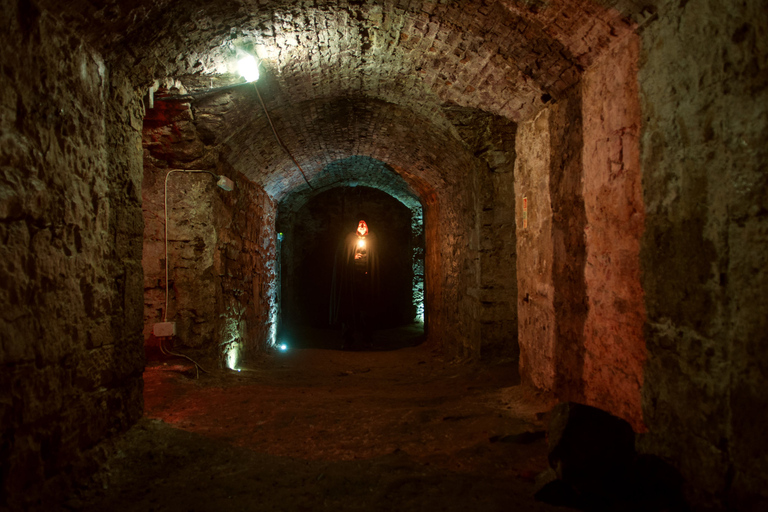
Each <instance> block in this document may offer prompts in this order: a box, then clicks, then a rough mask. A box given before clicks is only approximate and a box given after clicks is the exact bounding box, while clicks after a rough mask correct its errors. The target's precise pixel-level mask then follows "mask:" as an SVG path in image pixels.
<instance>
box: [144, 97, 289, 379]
mask: <svg viewBox="0 0 768 512" xmlns="http://www.w3.org/2000/svg"><path fill="white" fill-rule="evenodd" d="M155 105H156V108H155V109H152V110H149V111H148V113H147V116H146V118H145V120H144V131H143V144H144V190H143V197H144V206H143V209H144V219H145V230H144V253H143V264H144V269H145V279H144V291H145V297H144V300H145V304H144V338H145V342H146V344H147V345H149V346H152V345H155V344H157V340H156V339H155V338H154V336H153V335H152V326H153V324H154V323H156V322H162V321H163V317H164V314H163V313H164V309H165V259H164V258H165V255H164V251H165V248H164V214H163V198H164V185H165V177H166V174H167V173H168V172H169V171H171V170H174V169H177V170H183V169H191V170H204V171H208V172H210V173H213V174H214V175H217V176H218V175H220V174H225V175H229V176H233V177H234V181H235V188H234V191H231V192H226V191H224V190H221V189H220V188H218V187H217V186H216V185H215V184H216V178H215V177H214V176H212V175H211V174H209V173H208V172H203V173H186V172H173V173H172V174H171V175H170V177H169V179H168V241H169V243H168V260H169V266H170V268H169V305H168V309H169V311H168V315H167V319H168V321H175V322H176V323H177V326H176V328H177V338H176V340H175V341H174V342H175V343H176V344H177V345H180V346H184V347H188V348H193V349H200V350H202V351H203V352H205V353H206V354H207V355H210V356H213V357H217V358H220V363H221V365H222V366H230V367H231V366H234V365H235V364H237V363H238V362H240V361H242V359H243V358H246V357H248V356H252V355H253V354H254V353H255V352H257V351H259V350H263V349H265V348H266V346H267V345H268V344H269V343H271V342H272V341H273V339H274V332H275V329H276V325H275V323H276V317H277V311H276V307H277V306H276V298H275V292H276V288H275V285H276V281H275V279H276V274H275V268H274V265H275V244H276V237H275V233H274V222H275V206H274V204H273V202H272V200H271V199H270V198H269V197H268V196H267V194H266V193H265V192H264V191H263V190H262V189H261V188H260V187H258V186H256V185H254V184H253V183H251V182H250V181H249V180H247V179H246V178H245V177H244V176H242V175H240V174H237V173H234V172H233V171H232V170H231V169H229V168H228V167H227V165H226V164H224V163H221V162H219V161H218V148H217V147H216V146H215V145H213V144H208V143H207V142H210V141H209V140H207V139H206V136H205V132H204V131H203V132H200V131H199V130H198V123H199V121H200V119H199V118H198V117H196V116H195V112H194V110H193V109H191V108H190V106H189V105H188V104H180V103H165V102H157V103H156V104H155ZM203 120H204V118H203Z"/></svg>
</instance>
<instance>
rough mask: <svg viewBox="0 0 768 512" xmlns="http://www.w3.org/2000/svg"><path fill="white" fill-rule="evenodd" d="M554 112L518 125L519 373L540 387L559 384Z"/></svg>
mask: <svg viewBox="0 0 768 512" xmlns="http://www.w3.org/2000/svg"><path fill="white" fill-rule="evenodd" d="M549 117H550V111H549V110H544V111H542V112H541V113H540V114H539V115H538V116H537V117H536V118H535V119H533V120H531V121H527V122H525V123H521V124H519V125H518V131H517V137H516V139H515V141H516V142H515V143H516V148H517V159H516V160H515V196H516V201H515V211H516V221H517V297H518V300H517V307H518V340H519V344H520V376H521V379H522V380H523V382H525V383H528V384H532V385H534V386H536V387H537V388H539V389H544V390H549V391H552V390H554V386H555V341H556V337H555V334H556V333H555V306H554V299H555V292H554V282H553V269H552V265H553V258H554V247H553V239H552V204H551V201H550V183H549V180H550V176H549V174H550V173H549V170H550V134H549ZM524 198H525V200H527V207H528V212H527V218H528V225H527V227H525V226H524V225H523V205H524Z"/></svg>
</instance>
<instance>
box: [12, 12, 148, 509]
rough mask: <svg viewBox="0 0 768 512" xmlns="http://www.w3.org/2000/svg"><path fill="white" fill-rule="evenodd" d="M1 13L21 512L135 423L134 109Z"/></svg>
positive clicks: (34, 27) (37, 21)
mask: <svg viewBox="0 0 768 512" xmlns="http://www.w3.org/2000/svg"><path fill="white" fill-rule="evenodd" d="M0 12H2V15H0V22H1V23H2V26H1V27H0V44H2V48H3V52H2V56H0V61H1V62H2V68H3V75H2V78H1V79H0V81H1V83H2V87H0V162H1V163H0V240H1V241H2V243H0V365H1V366H2V370H1V371H0V508H4V507H9V508H11V509H14V508H17V507H18V508H22V509H27V508H28V507H32V508H34V507H36V506H39V507H45V506H46V505H45V503H44V501H45V500H46V499H50V500H52V501H53V502H54V503H55V500H56V499H57V496H58V494H60V493H61V492H64V491H65V489H66V487H67V483H68V482H69V481H70V479H72V478H82V477H83V475H84V474H85V473H84V472H88V471H90V470H92V469H94V467H93V466H92V465H91V464H92V463H93V461H94V460H96V458H97V456H98V454H99V453H102V449H101V448H100V447H99V443H100V442H101V441H102V440H104V439H106V438H107V437H109V436H110V435H112V434H114V433H116V432H118V431H121V430H124V429H126V428H127V427H128V426H129V425H130V424H131V423H133V422H134V421H135V420H137V419H138V418H139V417H140V416H141V408H142V395H141V392H142V381H141V371H142V368H143V353H142V351H141V342H140V337H141V335H140V332H141V324H140V322H141V314H140V311H141V280H142V270H141V266H140V258H141V247H140V244H139V243H137V237H139V236H140V234H141V231H142V221H141V211H140V202H141V196H140V191H141V179H142V176H141V146H140V128H141V122H140V119H141V115H142V110H141V104H140V103H139V102H138V101H137V97H136V95H135V92H134V90H133V89H132V88H131V87H130V86H129V85H128V83H127V82H126V81H124V80H123V79H122V78H121V77H119V76H114V75H112V74H111V73H110V70H109V66H108V65H107V64H105V63H104V62H103V61H102V59H101V57H100V56H99V55H98V54H96V53H94V52H93V51H91V50H89V49H88V47H86V46H85V45H84V44H83V43H82V42H81V40H80V39H79V38H78V37H77V36H75V35H73V34H71V33H69V32H68V31H67V29H66V28H65V27H64V26H63V25H61V24H59V23H58V22H57V21H55V20H54V19H52V18H51V17H50V16H48V15H47V14H45V13H42V12H40V11H38V10H37V9H36V8H35V7H34V5H33V4H31V3H29V2H11V1H5V0H4V1H2V2H0ZM31 500H36V501H38V503H37V505H34V504H31V503H30V501H31ZM40 500H42V502H41V501H40ZM23 503H26V504H23Z"/></svg>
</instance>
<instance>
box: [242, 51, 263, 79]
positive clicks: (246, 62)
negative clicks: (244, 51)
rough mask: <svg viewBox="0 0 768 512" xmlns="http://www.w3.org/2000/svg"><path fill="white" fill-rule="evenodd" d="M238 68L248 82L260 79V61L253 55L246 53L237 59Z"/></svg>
mask: <svg viewBox="0 0 768 512" xmlns="http://www.w3.org/2000/svg"><path fill="white" fill-rule="evenodd" d="M237 69H238V70H239V71H240V75H242V77H243V78H245V81H246V82H255V81H256V80H258V79H259V63H258V62H256V59H255V58H253V55H246V56H245V57H243V58H242V59H240V60H238V61H237Z"/></svg>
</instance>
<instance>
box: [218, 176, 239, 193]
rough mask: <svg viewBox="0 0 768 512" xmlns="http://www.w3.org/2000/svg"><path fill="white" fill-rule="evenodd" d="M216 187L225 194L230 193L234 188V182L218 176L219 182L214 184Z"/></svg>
mask: <svg viewBox="0 0 768 512" xmlns="http://www.w3.org/2000/svg"><path fill="white" fill-rule="evenodd" d="M216 185H217V186H218V187H219V188H220V189H222V190H226V191H227V192H231V191H232V189H234V188H235V182H234V181H232V180H231V179H229V178H227V177H226V176H219V181H217V182H216Z"/></svg>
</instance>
